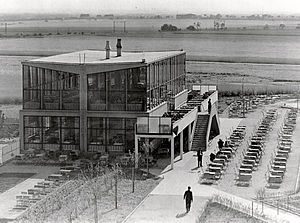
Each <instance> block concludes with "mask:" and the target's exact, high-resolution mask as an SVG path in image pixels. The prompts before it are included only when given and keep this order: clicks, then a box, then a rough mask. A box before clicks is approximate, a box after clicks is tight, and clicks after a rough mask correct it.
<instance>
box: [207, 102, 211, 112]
mask: <svg viewBox="0 0 300 223" xmlns="http://www.w3.org/2000/svg"><path fill="white" fill-rule="evenodd" d="M207 108H208V114H210V112H211V100H210V99H209V100H208V105H207Z"/></svg>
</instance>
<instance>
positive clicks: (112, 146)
mask: <svg viewBox="0 0 300 223" xmlns="http://www.w3.org/2000/svg"><path fill="white" fill-rule="evenodd" d="M121 48H122V46H121V42H120V40H119V42H118V44H117V52H113V51H110V46H109V43H108V42H107V46H106V50H105V51H96V50H85V51H79V52H73V53H67V54H61V55H56V56H50V57H44V58H39V59H33V60H30V61H25V62H22V66H23V67H22V70H23V110H22V111H21V112H20V121H21V122H20V123H21V125H20V126H21V127H20V128H21V129H20V139H21V141H20V144H21V150H28V149H35V150H44V151H47V150H54V151H63V150H78V151H81V152H87V153H95V152H101V153H108V154H114V153H126V152H128V151H129V150H131V151H133V149H134V147H135V146H136V143H135V142H136V140H135V139H137V140H138V139H140V138H141V136H142V135H143V134H144V135H145V136H146V137H147V136H149V134H150V136H151V134H152V133H154V135H155V137H156V136H157V137H158V138H159V135H168V136H169V135H170V134H173V133H172V131H173V124H172V120H171V118H170V117H165V118H163V117H162V116H165V114H166V112H168V111H170V110H174V109H176V107H178V106H179V105H182V104H183V103H185V101H186V100H187V97H188V92H189V91H187V90H186V89H185V78H186V71H185V58H186V54H185V52H184V51H164V52H121ZM195 106H196V105H195ZM138 117H139V118H142V119H140V123H138V125H137V126H138V127H136V124H137V118H138ZM148 117H153V118H154V117H155V118H159V117H161V118H160V119H155V120H154V119H153V120H150V119H149V118H148ZM143 118H144V119H143ZM145 118H146V122H147V123H143V121H145ZM195 118H197V117H194V119H195ZM149 120H150V123H149ZM156 121H158V122H156ZM192 121H195V120H192ZM164 122H166V123H165V125H163V124H164ZM151 123H152V124H151ZM145 124H146V125H147V126H145ZM190 124H191V121H189V122H188V124H187V126H190ZM150 125H151V126H152V127H153V126H156V127H155V128H159V131H158V132H157V131H156V130H155V131H154V132H153V131H152V132H151V131H145V128H146V129H151V128H152V127H151V128H149V126H150ZM185 127H186V126H185ZM142 128H144V130H141V129H142ZM177 129H178V128H177ZM138 130H140V131H138ZM180 131H181V129H180V130H179V132H178V133H180ZM182 131H183V129H182ZM154 135H152V138H153V136H154ZM189 135H190V134H189ZM175 137H176V136H175ZM181 141H182V140H181ZM189 141H191V139H189Z"/></svg>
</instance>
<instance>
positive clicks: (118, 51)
mask: <svg viewBox="0 0 300 223" xmlns="http://www.w3.org/2000/svg"><path fill="white" fill-rule="evenodd" d="M116 46H117V57H120V56H121V55H122V44H121V39H118V40H117V45H116Z"/></svg>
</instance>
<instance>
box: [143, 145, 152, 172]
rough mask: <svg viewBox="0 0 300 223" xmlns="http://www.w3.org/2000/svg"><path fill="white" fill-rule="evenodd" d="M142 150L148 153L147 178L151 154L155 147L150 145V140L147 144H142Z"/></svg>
mask: <svg viewBox="0 0 300 223" xmlns="http://www.w3.org/2000/svg"><path fill="white" fill-rule="evenodd" d="M142 148H143V149H144V151H145V153H146V164H147V176H148V175H149V153H150V151H151V150H152V149H153V146H152V144H151V143H150V141H149V139H147V140H145V142H144V143H143V144H142Z"/></svg>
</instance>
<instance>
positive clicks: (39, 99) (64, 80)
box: [23, 65, 79, 110]
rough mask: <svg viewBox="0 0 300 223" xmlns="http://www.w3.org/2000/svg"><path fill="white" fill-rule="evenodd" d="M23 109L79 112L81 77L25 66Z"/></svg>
mask: <svg viewBox="0 0 300 223" xmlns="http://www.w3.org/2000/svg"><path fill="white" fill-rule="evenodd" d="M23 108H24V109H40V110H78V109H79V75H77V74H71V73H67V72H62V71H55V70H49V69H44V68H37V67H32V66H25V65H24V66H23Z"/></svg>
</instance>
